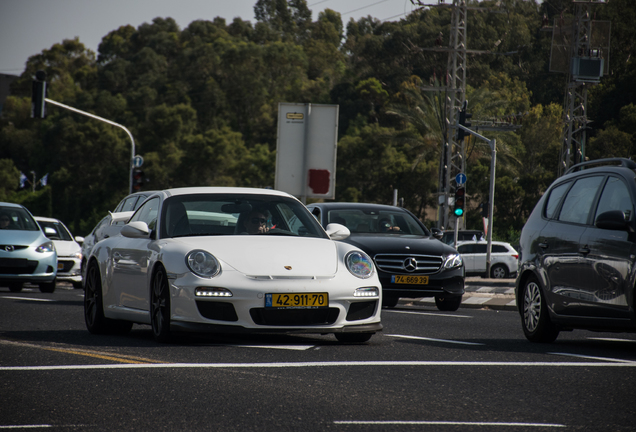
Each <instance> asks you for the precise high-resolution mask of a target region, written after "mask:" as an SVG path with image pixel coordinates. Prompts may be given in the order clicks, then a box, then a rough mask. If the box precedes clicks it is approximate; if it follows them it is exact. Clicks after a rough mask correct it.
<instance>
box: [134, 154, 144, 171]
mask: <svg viewBox="0 0 636 432" xmlns="http://www.w3.org/2000/svg"><path fill="white" fill-rule="evenodd" d="M143 164H144V158H142V157H141V156H139V155H137V156H135V157H134V158H133V167H134V168H141V166H142V165H143Z"/></svg>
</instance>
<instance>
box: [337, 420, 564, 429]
mask: <svg viewBox="0 0 636 432" xmlns="http://www.w3.org/2000/svg"><path fill="white" fill-rule="evenodd" d="M334 424H341V425H348V424H352V425H451V426H508V427H510V426H521V427H554V428H563V427H566V425H563V424H554V423H516V422H515V423H506V422H501V423H497V422H454V421H425V420H422V421H408V420H404V421H402V420H394V421H391V420H387V421H372V420H370V421H364V420H360V421H358V420H351V421H347V420H344V421H334Z"/></svg>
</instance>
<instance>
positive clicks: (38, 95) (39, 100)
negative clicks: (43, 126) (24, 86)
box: [31, 70, 47, 118]
mask: <svg viewBox="0 0 636 432" xmlns="http://www.w3.org/2000/svg"><path fill="white" fill-rule="evenodd" d="M46 92H47V89H46V72H44V71H41V70H40V71H37V72H36V73H35V79H34V80H33V84H32V86H31V118H46V100H45V99H46Z"/></svg>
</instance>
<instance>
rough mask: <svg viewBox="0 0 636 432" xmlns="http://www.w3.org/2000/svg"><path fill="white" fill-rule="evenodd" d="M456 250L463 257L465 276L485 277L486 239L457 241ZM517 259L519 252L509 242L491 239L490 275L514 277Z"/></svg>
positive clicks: (517, 266) (502, 277) (504, 277)
mask: <svg viewBox="0 0 636 432" xmlns="http://www.w3.org/2000/svg"><path fill="white" fill-rule="evenodd" d="M457 252H459V253H460V255H461V256H462V258H463V259H464V265H465V266H466V276H482V277H486V258H487V253H488V242H487V241H485V240H479V241H463V242H458V243H457ZM518 259H519V253H518V252H517V251H516V250H515V248H513V247H512V246H511V245H510V243H506V242H500V241H493V242H492V249H491V251H490V277H491V278H493V279H506V278H514V277H515V276H516V275H517V270H518V269H519V264H518Z"/></svg>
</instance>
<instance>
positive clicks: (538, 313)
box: [521, 276, 559, 343]
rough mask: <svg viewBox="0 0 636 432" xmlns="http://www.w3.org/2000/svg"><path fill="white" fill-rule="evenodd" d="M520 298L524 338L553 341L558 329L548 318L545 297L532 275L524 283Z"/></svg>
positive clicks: (532, 340)
mask: <svg viewBox="0 0 636 432" xmlns="http://www.w3.org/2000/svg"><path fill="white" fill-rule="evenodd" d="M521 298H522V301H523V303H522V307H523V309H522V314H521V325H522V326H523V333H524V334H525V335H526V338H527V339H528V340H529V341H531V342H546V343H549V342H554V341H555V340H556V338H557V337H558V336H559V330H558V329H557V327H556V326H555V325H554V324H552V321H551V320H550V315H549V313H548V308H547V306H546V302H545V298H544V297H543V293H542V291H541V287H540V286H539V282H538V281H537V279H536V278H535V277H534V276H532V277H530V278H528V279H527V280H526V282H525V283H524V285H523V291H522V297H521Z"/></svg>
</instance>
